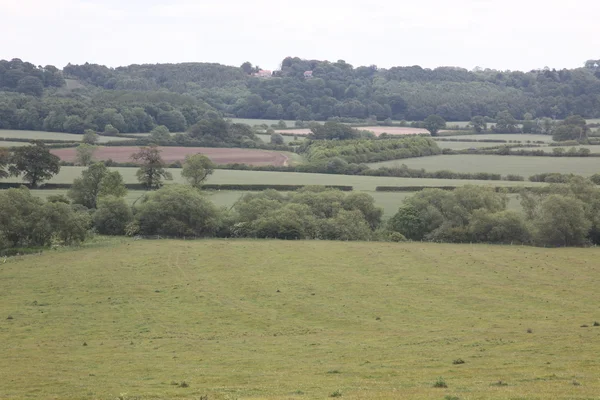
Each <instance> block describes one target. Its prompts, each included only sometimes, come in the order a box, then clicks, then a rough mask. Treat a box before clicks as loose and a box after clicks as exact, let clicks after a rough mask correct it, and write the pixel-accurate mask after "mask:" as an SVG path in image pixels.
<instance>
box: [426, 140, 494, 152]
mask: <svg viewBox="0 0 600 400" xmlns="http://www.w3.org/2000/svg"><path fill="white" fill-rule="evenodd" d="M436 143H437V145H438V146H439V148H440V149H452V150H465V149H471V148H475V149H479V148H484V147H497V146H502V145H503V143H490V142H446V141H442V140H436Z"/></svg>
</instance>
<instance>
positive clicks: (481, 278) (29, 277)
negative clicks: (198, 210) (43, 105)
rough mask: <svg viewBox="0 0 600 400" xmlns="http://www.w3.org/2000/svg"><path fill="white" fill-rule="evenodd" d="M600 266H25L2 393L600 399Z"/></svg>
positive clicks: (169, 254) (299, 250)
mask: <svg viewBox="0 0 600 400" xmlns="http://www.w3.org/2000/svg"><path fill="white" fill-rule="evenodd" d="M109 254H110V256H109ZM307 254H310V255H311V256H310V258H308V257H307ZM598 256H600V252H599V250H597V249H554V250H553V249H542V248H529V247H518V246H471V245H437V244H423V243H410V244H390V243H351V244H350V243H344V242H326V241H313V242H302V241H290V242H283V241H242V240H239V241H226V240H204V241H194V242H190V241H159V242H157V241H130V240H122V241H119V240H116V241H114V242H106V243H104V244H102V243H99V244H96V245H93V244H92V245H87V247H86V248H84V249H80V250H64V251H63V250H58V251H52V252H48V253H45V254H43V255H40V256H27V257H22V258H14V259H9V260H8V261H7V262H6V263H4V264H0V352H1V354H2V357H0V381H1V382H2V385H0V398H2V399H21V398H26V397H30V398H39V399H45V398H48V399H49V398H61V399H81V398H90V399H111V400H112V399H115V398H120V399H156V398H181V399H198V398H201V396H208V399H211V400H213V399H258V398H260V399H323V398H327V397H328V396H332V395H336V394H337V393H339V394H341V395H342V396H343V397H342V398H345V399H359V398H360V399H389V398H411V399H431V398H433V399H444V398H446V399H450V398H452V399H482V398H485V399H508V398H519V399H549V398H552V399H577V398H579V399H583V398H592V397H593V396H596V395H597V393H598V392H599V391H600V383H599V381H598V374H599V373H600V364H599V363H598V359H597V354H598V351H599V350H600V341H599V340H598V339H599V338H600V327H594V326H592V325H593V323H594V321H597V320H600V314H599V313H598V308H597V301H596V300H597V291H598V289H597V281H598V278H599V270H598V267H597V262H596V261H597V259H598ZM582 325H587V326H589V327H582ZM528 331H529V333H528ZM459 359H461V360H463V361H464V364H460V363H458V361H456V362H457V363H456V364H455V363H454V361H455V360H459ZM440 379H441V380H443V381H445V383H446V384H447V386H448V387H447V388H434V387H433V385H434V383H435V382H436V381H438V380H440ZM182 382H185V384H182Z"/></svg>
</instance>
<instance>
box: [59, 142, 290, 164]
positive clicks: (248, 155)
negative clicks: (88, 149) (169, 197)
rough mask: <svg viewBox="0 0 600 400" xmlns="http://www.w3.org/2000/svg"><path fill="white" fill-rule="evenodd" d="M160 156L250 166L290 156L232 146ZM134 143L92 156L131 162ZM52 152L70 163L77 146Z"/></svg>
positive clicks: (168, 150)
mask: <svg viewBox="0 0 600 400" xmlns="http://www.w3.org/2000/svg"><path fill="white" fill-rule="evenodd" d="M159 149H160V150H161V153H160V156H161V157H162V159H163V160H164V161H165V162H166V163H173V162H175V161H183V160H184V159H185V156H187V155H189V154H198V153H201V154H203V155H205V156H207V157H208V158H210V159H211V160H212V161H213V162H214V163H215V164H230V163H239V164H248V165H276V166H281V165H287V163H288V156H286V155H285V154H283V153H278V152H276V151H267V150H254V149H230V148H219V147H170V146H163V147H159ZM138 151H139V147H135V146H104V147H98V148H97V149H96V151H95V152H94V156H93V159H94V160H98V161H101V160H102V161H103V160H108V159H111V160H113V161H115V162H120V163H124V162H132V161H133V160H132V159H131V155H132V154H134V153H136V152H138ZM51 152H52V154H55V155H57V156H58V157H60V159H61V160H63V161H67V162H75V159H76V154H77V153H76V150H75V148H67V149H53V150H51Z"/></svg>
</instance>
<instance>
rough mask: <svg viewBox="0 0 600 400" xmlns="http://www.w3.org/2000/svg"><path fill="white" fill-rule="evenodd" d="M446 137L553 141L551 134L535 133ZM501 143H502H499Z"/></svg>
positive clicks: (524, 141) (473, 134) (452, 137)
mask: <svg viewBox="0 0 600 400" xmlns="http://www.w3.org/2000/svg"><path fill="white" fill-rule="evenodd" d="M443 137H444V138H445V139H461V140H465V139H474V140H490V139H493V140H506V141H507V142H508V141H520V142H523V143H527V141H530V142H552V136H551V135H534V134H529V133H480V134H476V133H472V134H464V135H454V136H453V135H449V136H446V135H444V136H443ZM498 144H501V143H498Z"/></svg>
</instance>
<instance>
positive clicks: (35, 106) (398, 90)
mask: <svg viewBox="0 0 600 400" xmlns="http://www.w3.org/2000/svg"><path fill="white" fill-rule="evenodd" d="M598 65H600V63H599V62H597V61H594V60H591V61H588V62H586V63H585V66H583V67H582V68H576V69H571V70H568V69H563V70H549V69H543V70H532V71H528V72H521V71H499V70H493V69H486V70H481V69H476V70H473V71H468V70H466V69H464V68H456V67H439V68H435V69H427V68H421V67H419V66H407V67H393V68H389V69H383V68H381V69H380V68H377V67H376V66H374V65H372V66H368V67H365V66H360V67H354V66H352V65H350V64H348V63H346V62H344V61H343V60H339V61H337V62H329V61H320V60H302V59H300V58H297V57H295V58H292V57H288V58H286V59H284V60H283V61H282V63H281V69H280V70H278V71H274V72H272V73H271V72H268V73H266V76H265V77H255V76H254V74H255V73H256V72H255V71H257V70H258V69H259V67H255V66H252V65H251V64H250V63H245V64H244V65H242V66H241V67H235V66H225V65H221V64H216V63H181V64H145V65H129V66H123V67H118V68H108V67H106V66H103V65H98V64H88V63H86V64H83V65H71V64H69V65H67V66H66V67H65V68H64V69H63V70H62V71H61V70H59V69H57V68H56V67H54V66H51V65H48V66H46V67H43V68H42V67H35V66H33V65H32V64H31V63H28V62H26V61H22V60H20V59H13V60H11V61H5V60H0V129H19V130H46V131H57V132H70V133H83V131H84V129H94V130H96V131H100V132H101V131H104V130H105V128H106V126H107V125H112V127H114V128H116V129H117V130H118V131H119V132H122V133H132V132H149V131H150V130H152V128H153V127H155V126H156V125H165V126H167V127H168V128H169V129H170V130H171V131H172V132H179V131H183V130H185V129H187V128H188V127H189V126H191V125H193V124H195V123H196V122H198V121H199V120H200V119H202V118H205V117H206V116H207V115H211V114H207V113H218V114H221V115H223V116H226V117H238V118H249V119H257V118H263V119H269V120H280V119H284V120H288V121H298V120H301V121H310V120H321V121H323V120H328V119H331V118H338V119H342V120H343V121H348V122H352V121H359V120H361V121H364V120H366V119H370V120H373V119H376V120H378V121H380V122H383V121H384V120H388V123H389V120H390V119H391V120H398V121H399V120H408V121H421V120H423V119H425V118H426V117H427V116H428V115H430V114H438V115H440V116H441V117H443V118H445V119H446V120H447V121H469V120H471V118H472V117H475V116H481V117H486V118H487V121H488V122H494V121H496V120H498V119H502V120H509V121H510V120H513V119H514V118H516V119H517V120H525V119H530V118H544V117H546V118H555V119H564V118H565V117H567V116H569V115H573V114H577V115H581V116H583V117H585V118H598V117H600V67H599V66H598ZM305 73H308V75H307V76H306V77H305V75H304V74H305ZM65 79H66V80H65ZM506 112H508V113H506ZM515 123H516V121H515Z"/></svg>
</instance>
